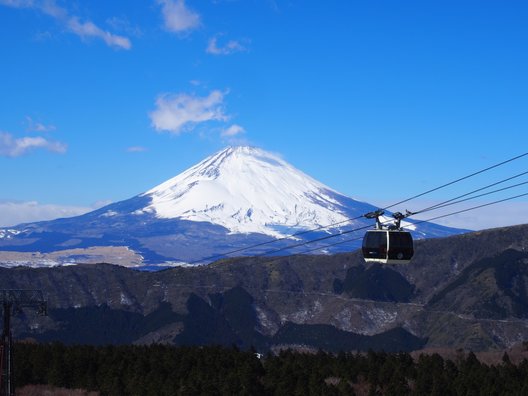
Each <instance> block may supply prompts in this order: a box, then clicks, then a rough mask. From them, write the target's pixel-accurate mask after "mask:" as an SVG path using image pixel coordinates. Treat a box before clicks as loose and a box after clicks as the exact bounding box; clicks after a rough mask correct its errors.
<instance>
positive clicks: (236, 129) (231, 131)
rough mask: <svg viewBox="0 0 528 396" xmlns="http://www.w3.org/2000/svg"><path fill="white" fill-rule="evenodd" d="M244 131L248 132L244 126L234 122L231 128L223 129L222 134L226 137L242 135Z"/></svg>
mask: <svg viewBox="0 0 528 396" xmlns="http://www.w3.org/2000/svg"><path fill="white" fill-rule="evenodd" d="M244 132H246V130H245V129H244V128H243V127H241V126H240V125H237V124H233V125H231V126H230V127H229V128H227V129H225V130H224V131H222V134H221V135H222V136H224V137H232V136H237V135H240V134H242V133H244Z"/></svg>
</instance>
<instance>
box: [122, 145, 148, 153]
mask: <svg viewBox="0 0 528 396" xmlns="http://www.w3.org/2000/svg"><path fill="white" fill-rule="evenodd" d="M126 151H128V152H129V153H142V152H144V151H147V148H146V147H143V146H131V147H127V149H126Z"/></svg>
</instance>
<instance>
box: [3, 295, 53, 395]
mask: <svg viewBox="0 0 528 396" xmlns="http://www.w3.org/2000/svg"><path fill="white" fill-rule="evenodd" d="M0 304H2V308H3V313H4V326H3V331H2V338H1V339H0V396H15V383H14V378H15V375H14V367H13V337H12V334H11V316H12V315H16V314H17V313H20V312H22V309H23V308H34V309H36V310H37V313H38V314H39V315H47V309H48V307H47V303H46V301H45V300H44V296H43V294H42V291H41V290H20V289H13V290H0Z"/></svg>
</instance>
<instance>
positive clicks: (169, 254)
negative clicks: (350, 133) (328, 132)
mask: <svg viewBox="0 0 528 396" xmlns="http://www.w3.org/2000/svg"><path fill="white" fill-rule="evenodd" d="M376 209H378V208H377V207H375V206H373V205H370V204H368V203H365V202H360V201H356V200H354V199H352V198H349V197H347V196H345V195H342V194H340V193H338V192H337V191H335V190H333V189H331V188H330V187H328V186H325V185H324V184H322V183H320V182H318V181H317V180H315V179H313V178H311V177H310V176H308V175H306V174H304V173H303V172H301V171H300V170H298V169H296V168H295V167H293V166H292V165H290V164H289V163H287V162H286V161H284V160H283V159H281V158H280V157H279V156H277V155H274V154H271V153H269V152H267V151H264V150H261V149H259V148H254V147H228V148H226V149H224V150H222V151H220V152H218V153H216V154H214V155H212V156H210V157H208V158H206V159H205V160H203V161H201V162H200V163H198V164H197V165H195V166H193V167H191V168H189V169H188V170H186V171H184V172H183V173H181V174H179V175H177V176H175V177H173V178H172V179H170V180H167V181H166V182H164V183H162V184H160V185H158V186H156V187H154V188H152V189H150V190H148V191H147V192H145V193H143V194H139V195H137V196H135V197H133V198H130V199H128V200H125V201H120V202H116V203H113V204H110V205H108V206H105V207H103V208H100V209H98V210H95V211H93V212H90V213H87V214H84V215H81V216H76V217H71V218H63V219H56V220H51V221H44V222H37V223H28V224H21V225H18V226H14V227H9V228H4V229H0V263H2V264H3V265H20V264H23V265H34V266H39V265H57V264H68V263H80V262H110V263H115V264H122V265H127V266H134V267H145V266H149V265H153V266H160V268H161V266H171V265H183V264H188V263H204V262H207V261H208V260H207V258H208V257H211V256H215V255H221V254H223V253H225V252H229V251H232V250H238V249H244V248H246V247H252V248H249V249H247V250H240V252H239V253H238V254H239V255H255V254H262V253H267V252H270V251H273V250H277V249H281V248H284V247H286V246H288V245H291V244H298V243H300V242H303V241H307V240H312V239H316V238H319V237H321V236H326V235H329V234H333V233H336V232H340V231H344V230H350V229H356V228H362V227H367V226H368V225H372V220H368V219H365V218H363V217H360V216H362V215H363V214H365V213H367V212H371V211H373V210H376ZM387 215H388V216H390V213H387ZM356 218H357V219H356ZM349 219H354V220H350V221H349ZM389 219H390V217H387V218H386V220H389ZM331 224H334V226H333V227H330V228H326V227H327V226H328V225H331ZM402 226H403V227H405V228H406V229H408V230H411V231H412V233H413V235H414V237H415V238H431V237H443V236H448V235H453V234H458V233H461V232H465V230H459V229H454V228H449V227H443V226H440V225H437V224H433V223H427V222H425V223H419V224H414V223H413V222H412V220H410V219H407V220H405V221H403V222H402ZM314 229H316V231H313V232H309V233H302V235H297V236H295V237H291V235H292V234H298V233H299V232H303V231H307V230H314ZM363 233H364V229H363V230H362V231H358V232H357V233H351V234H348V235H343V236H340V237H336V238H333V239H331V240H330V241H328V242H327V241H324V242H320V243H319V244H310V245H307V246H304V247H299V248H297V249H293V250H287V251H286V250H285V251H282V252H281V254H292V253H303V252H304V251H306V250H308V249H310V250H312V249H313V248H315V247H320V248H321V250H320V251H315V252H314V253H337V252H343V251H350V250H352V249H355V248H358V247H359V245H360V243H361V236H362V234H363ZM347 238H348V239H349V240H351V241H350V243H343V244H340V245H336V246H332V247H328V246H326V245H327V244H330V243H335V242H339V241H345V240H346V239H347ZM270 241H275V242H274V243H269V244H265V243H267V242H270ZM325 243H326V245H325ZM255 245H259V246H255ZM272 254H273V253H272Z"/></svg>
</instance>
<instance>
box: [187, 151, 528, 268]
mask: <svg viewBox="0 0 528 396" xmlns="http://www.w3.org/2000/svg"><path fill="white" fill-rule="evenodd" d="M525 156H528V152H526V153H524V154H520V155H517V156H515V157H512V158H510V159H507V160H505V161H502V162H500V163H497V164H495V165H492V166H489V167H487V168H484V169H481V170H479V171H477V172H473V173H471V174H469V175H466V176H464V177H460V178H458V179H456V180H453V181H451V182H449V183H445V184H442V185H441V186H438V187H435V188H432V189H430V190H427V191H425V192H423V193H420V194H416V195H414V196H412V197H410V198H407V199H404V200H402V201H399V202H396V203H394V204H392V205H389V206H386V207H384V208H382V209H380V210H381V211H384V210H388V209H390V208H392V207H394V206H398V205H401V204H403V203H406V202H409V201H411V200H413V199H416V198H419V197H422V196H424V195H426V194H429V193H431V192H434V191H438V190H440V189H442V188H445V187H448V186H451V185H453V184H456V183H458V182H461V181H463V180H467V179H469V178H471V177H474V176H476V175H479V174H482V173H484V172H487V171H489V170H491V169H495V168H498V167H500V166H502V165H505V164H507V163H510V162H513V161H515V160H518V159H520V158H523V157H525ZM526 173H528V172H524V173H522V174H520V175H516V176H513V177H511V178H508V179H505V180H504V181H507V180H511V179H513V178H515V177H519V176H521V175H523V174H526ZM504 181H500V182H498V183H497V184H500V183H501V182H504ZM493 185H496V184H493ZM491 186H492V185H490V186H488V187H483V189H485V188H489V187H491ZM476 191H480V189H479V190H476ZM476 191H474V192H476ZM474 192H472V193H474ZM468 194H471V193H468ZM468 194H464V195H463V196H466V195H468ZM461 197H462V196H460V197H457V198H454V199H458V198H461ZM450 201H451V200H450ZM437 205H439V204H437ZM435 206H436V205H435ZM431 210H432V209H431ZM363 217H364V215H360V216H356V217H353V218H347V219H345V220H341V221H338V222H334V223H331V224H328V225H324V226H323V225H321V226H318V227H315V228H312V229H308V230H303V231H299V232H296V233H293V234H289V235H285V236H283V237H280V238H274V239H270V240H269V241H265V242H260V243H256V244H252V245H249V246H245V247H241V248H237V249H233V250H229V251H227V252H224V253H218V254H214V255H211V256H208V257H204V258H201V259H198V260H194V261H191V262H189V264H197V263H202V262H204V261H211V260H215V259H218V258H222V257H228V256H230V255H231V254H234V253H240V252H243V251H246V250H250V249H255V248H257V247H262V246H265V245H269V244H272V243H277V242H280V241H284V240H287V239H291V238H295V237H297V236H300V235H305V234H308V233H312V232H315V231H320V230H324V229H327V228H333V227H335V226H337V225H341V224H343V223H349V222H352V221H355V220H359V219H360V218H363ZM364 228H368V227H361V228H360V229H364ZM350 232H352V231H350ZM344 233H345V234H346V233H348V232H344ZM340 235H343V232H340V233H337V234H331V235H327V236H324V237H321V238H317V239H315V240H314V242H317V241H321V240H326V239H329V238H331V237H333V236H340ZM296 246H297V245H294V246H293V247H296ZM286 249H287V247H283V248H281V249H278V250H276V251H283V250H286ZM267 254H268V252H264V253H261V254H259V255H256V257H260V256H264V255H267Z"/></svg>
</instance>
